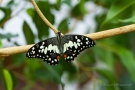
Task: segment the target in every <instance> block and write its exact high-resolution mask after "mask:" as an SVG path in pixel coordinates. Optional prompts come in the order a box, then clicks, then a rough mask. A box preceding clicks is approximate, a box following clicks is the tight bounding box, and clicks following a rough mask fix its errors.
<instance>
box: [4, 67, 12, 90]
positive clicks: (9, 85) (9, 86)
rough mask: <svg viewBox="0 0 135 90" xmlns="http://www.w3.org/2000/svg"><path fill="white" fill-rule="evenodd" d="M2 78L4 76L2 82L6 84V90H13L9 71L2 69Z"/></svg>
mask: <svg viewBox="0 0 135 90" xmlns="http://www.w3.org/2000/svg"><path fill="white" fill-rule="evenodd" d="M3 76H4V80H5V84H6V90H13V80H12V76H11V74H10V73H9V71H8V70H6V69H3Z"/></svg>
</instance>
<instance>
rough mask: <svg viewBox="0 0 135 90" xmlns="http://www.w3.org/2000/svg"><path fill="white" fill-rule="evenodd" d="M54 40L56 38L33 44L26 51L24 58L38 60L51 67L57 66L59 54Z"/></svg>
mask: <svg viewBox="0 0 135 90" xmlns="http://www.w3.org/2000/svg"><path fill="white" fill-rule="evenodd" d="M56 40H57V38H56V37H53V38H49V39H46V40H43V41H41V42H39V43H37V44H35V45H34V46H32V47H31V48H30V49H29V50H28V52H27V53H26V57H28V58H40V59H43V60H44V61H45V62H47V63H49V64H51V65H56V64H58V61H59V57H60V52H59V49H58V47H57V44H58V43H57V41H56Z"/></svg>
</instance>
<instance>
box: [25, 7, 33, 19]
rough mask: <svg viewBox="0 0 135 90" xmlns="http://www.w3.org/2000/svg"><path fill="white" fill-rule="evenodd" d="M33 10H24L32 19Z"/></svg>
mask: <svg viewBox="0 0 135 90" xmlns="http://www.w3.org/2000/svg"><path fill="white" fill-rule="evenodd" d="M34 11H35V10H34V9H33V8H28V9H27V10H26V12H27V13H28V14H29V15H30V16H31V17H33V16H34Z"/></svg>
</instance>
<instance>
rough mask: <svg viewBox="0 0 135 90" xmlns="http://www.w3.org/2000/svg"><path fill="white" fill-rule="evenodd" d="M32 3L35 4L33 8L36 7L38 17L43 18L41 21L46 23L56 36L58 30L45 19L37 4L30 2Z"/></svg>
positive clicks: (32, 0)
mask: <svg viewBox="0 0 135 90" xmlns="http://www.w3.org/2000/svg"><path fill="white" fill-rule="evenodd" d="M30 1H31V3H32V4H33V6H34V7H35V10H36V11H37V13H38V15H39V16H40V17H41V19H42V20H43V21H44V23H46V24H47V25H48V26H49V27H50V28H51V29H52V30H53V31H54V33H55V34H57V33H58V30H57V29H56V28H55V27H54V26H53V25H52V24H51V23H50V22H49V21H48V20H47V19H46V18H45V16H44V15H43V13H42V12H41V11H40V9H39V8H38V6H37V4H36V3H35V1H34V0H30Z"/></svg>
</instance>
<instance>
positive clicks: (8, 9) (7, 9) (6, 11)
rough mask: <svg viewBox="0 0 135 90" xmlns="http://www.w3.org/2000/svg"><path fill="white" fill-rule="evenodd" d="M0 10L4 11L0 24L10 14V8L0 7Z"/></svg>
mask: <svg viewBox="0 0 135 90" xmlns="http://www.w3.org/2000/svg"><path fill="white" fill-rule="evenodd" d="M0 10H1V11H3V12H4V14H5V15H4V17H3V18H2V19H1V20H0V26H1V25H2V24H4V23H5V22H6V21H7V20H8V19H9V18H10V16H11V8H2V7H0Z"/></svg>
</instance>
